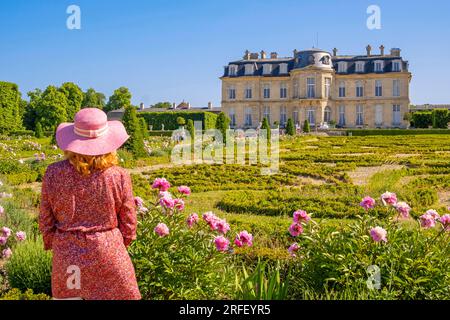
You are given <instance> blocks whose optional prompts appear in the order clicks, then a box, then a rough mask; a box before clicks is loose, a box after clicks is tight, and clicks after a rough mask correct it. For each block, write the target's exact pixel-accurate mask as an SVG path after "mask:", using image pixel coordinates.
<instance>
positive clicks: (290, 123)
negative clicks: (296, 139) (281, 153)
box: [286, 118, 295, 136]
mask: <svg viewBox="0 0 450 320" xmlns="http://www.w3.org/2000/svg"><path fill="white" fill-rule="evenodd" d="M286 134H288V135H290V136H295V127H294V121H292V119H291V118H289V119H288V121H287V124H286Z"/></svg>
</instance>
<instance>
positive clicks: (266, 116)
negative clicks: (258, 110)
mask: <svg viewBox="0 0 450 320" xmlns="http://www.w3.org/2000/svg"><path fill="white" fill-rule="evenodd" d="M263 117H264V118H266V119H267V121H268V122H269V124H270V123H271V122H270V108H269V107H268V106H265V107H264V114H263Z"/></svg>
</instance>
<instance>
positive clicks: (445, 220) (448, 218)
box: [439, 214, 450, 231]
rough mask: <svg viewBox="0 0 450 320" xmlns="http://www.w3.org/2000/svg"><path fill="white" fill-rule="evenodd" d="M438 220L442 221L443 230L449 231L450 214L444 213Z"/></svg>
mask: <svg viewBox="0 0 450 320" xmlns="http://www.w3.org/2000/svg"><path fill="white" fill-rule="evenodd" d="M439 221H440V222H441V223H442V225H443V227H444V229H445V231H450V214H444V215H443V216H442V217H441V218H440V219H439Z"/></svg>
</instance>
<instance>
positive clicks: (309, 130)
mask: <svg viewBox="0 0 450 320" xmlns="http://www.w3.org/2000/svg"><path fill="white" fill-rule="evenodd" d="M303 132H305V133H308V132H311V127H310V126H309V121H308V120H307V119H305V122H304V123H303Z"/></svg>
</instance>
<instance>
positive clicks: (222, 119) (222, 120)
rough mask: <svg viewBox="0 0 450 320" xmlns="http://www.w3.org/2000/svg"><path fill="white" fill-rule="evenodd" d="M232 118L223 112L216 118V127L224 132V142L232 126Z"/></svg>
mask: <svg viewBox="0 0 450 320" xmlns="http://www.w3.org/2000/svg"><path fill="white" fill-rule="evenodd" d="M230 122H231V121H230V118H228V117H227V115H226V114H225V113H223V112H221V113H219V115H218V116H217V119H216V129H217V130H219V131H220V132H221V133H222V137H223V142H226V139H227V135H226V134H227V130H228V128H229V127H230Z"/></svg>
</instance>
